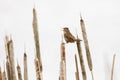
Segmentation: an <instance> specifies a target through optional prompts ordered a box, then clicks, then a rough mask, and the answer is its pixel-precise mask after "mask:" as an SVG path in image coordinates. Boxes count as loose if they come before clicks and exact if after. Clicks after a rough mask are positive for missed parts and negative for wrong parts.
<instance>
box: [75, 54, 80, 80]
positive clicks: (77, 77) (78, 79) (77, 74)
mask: <svg viewBox="0 0 120 80" xmlns="http://www.w3.org/2000/svg"><path fill="white" fill-rule="evenodd" d="M75 64H76V72H75V75H76V80H80V78H79V70H78V63H77V56H76V54H75Z"/></svg>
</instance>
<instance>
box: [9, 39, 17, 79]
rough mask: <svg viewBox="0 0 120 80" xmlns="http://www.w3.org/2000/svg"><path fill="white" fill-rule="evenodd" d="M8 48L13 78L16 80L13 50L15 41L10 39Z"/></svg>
mask: <svg viewBox="0 0 120 80" xmlns="http://www.w3.org/2000/svg"><path fill="white" fill-rule="evenodd" d="M7 49H8V58H9V61H10V65H11V66H10V68H11V78H12V80H16V74H15V65H14V51H13V41H12V39H10V40H9V41H8V43H7Z"/></svg>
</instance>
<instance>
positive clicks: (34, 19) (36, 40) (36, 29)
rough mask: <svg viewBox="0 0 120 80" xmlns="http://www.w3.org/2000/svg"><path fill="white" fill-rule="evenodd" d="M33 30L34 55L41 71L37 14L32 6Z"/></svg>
mask: <svg viewBox="0 0 120 80" xmlns="http://www.w3.org/2000/svg"><path fill="white" fill-rule="evenodd" d="M33 32H34V41H35V47H36V56H37V58H38V61H39V64H40V71H41V72H42V61H41V56H40V46H39V33H38V24H37V15H36V10H35V8H33Z"/></svg>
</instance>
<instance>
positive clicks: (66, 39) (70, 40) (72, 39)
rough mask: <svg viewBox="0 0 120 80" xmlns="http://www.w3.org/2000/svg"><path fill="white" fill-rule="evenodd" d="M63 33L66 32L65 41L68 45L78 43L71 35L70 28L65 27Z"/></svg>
mask: <svg viewBox="0 0 120 80" xmlns="http://www.w3.org/2000/svg"><path fill="white" fill-rule="evenodd" d="M63 32H64V38H65V41H66V42H67V43H69V42H70V43H73V42H75V41H76V38H75V37H74V36H73V35H72V34H71V32H70V30H69V28H67V27H65V28H63Z"/></svg>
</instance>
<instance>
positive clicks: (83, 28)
mask: <svg viewBox="0 0 120 80" xmlns="http://www.w3.org/2000/svg"><path fill="white" fill-rule="evenodd" d="M80 25H81V29H82V35H83V40H84V44H85V50H86V57H87V62H88V66H89V69H90V71H91V76H92V80H94V76H93V70H92V69H93V66H92V59H91V54H90V49H89V44H88V39H87V33H86V29H85V24H84V21H83V19H82V17H81V20H80Z"/></svg>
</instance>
